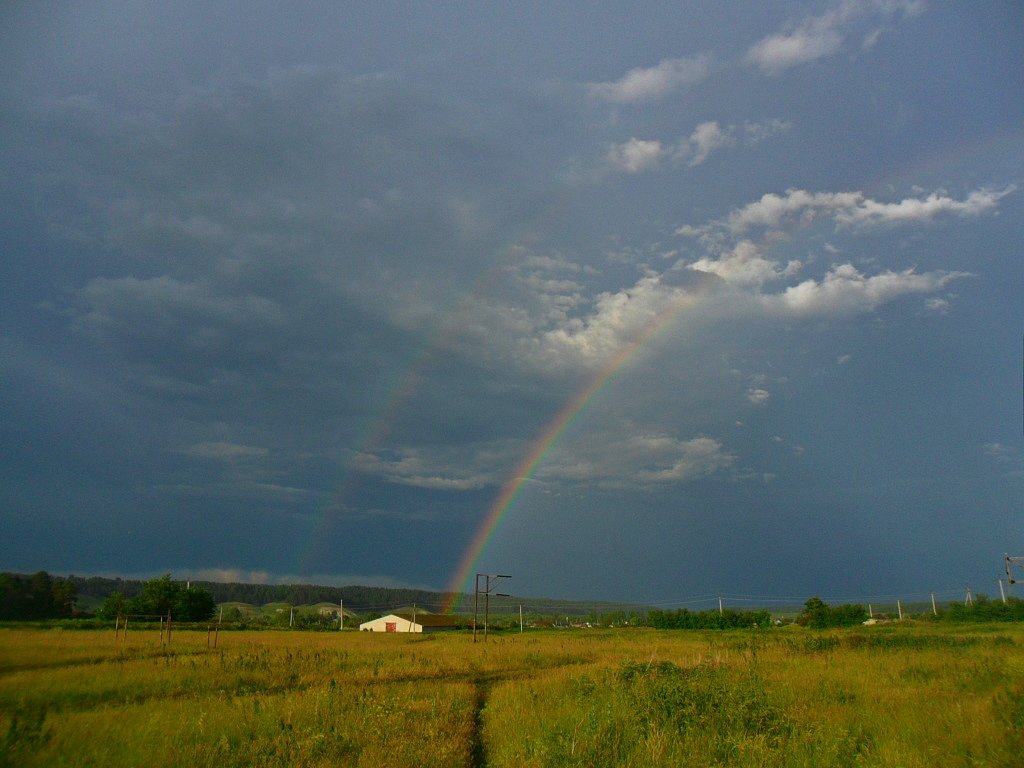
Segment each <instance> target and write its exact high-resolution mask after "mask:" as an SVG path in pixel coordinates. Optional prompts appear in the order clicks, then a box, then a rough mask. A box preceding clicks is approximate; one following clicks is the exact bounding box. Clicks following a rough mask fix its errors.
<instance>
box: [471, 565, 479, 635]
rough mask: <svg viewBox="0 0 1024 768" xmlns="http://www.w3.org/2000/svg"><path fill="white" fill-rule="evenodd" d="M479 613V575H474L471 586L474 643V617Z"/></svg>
mask: <svg viewBox="0 0 1024 768" xmlns="http://www.w3.org/2000/svg"><path fill="white" fill-rule="evenodd" d="M479 613H480V574H479V573H478V574H477V575H476V582H475V583H474V584H473V642H474V643H475V642H476V617H477V615H478V614H479Z"/></svg>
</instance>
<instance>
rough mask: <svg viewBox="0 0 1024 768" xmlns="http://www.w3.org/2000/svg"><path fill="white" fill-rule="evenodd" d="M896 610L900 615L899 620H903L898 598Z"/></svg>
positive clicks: (901, 607)
mask: <svg viewBox="0 0 1024 768" xmlns="http://www.w3.org/2000/svg"><path fill="white" fill-rule="evenodd" d="M896 612H897V613H899V615H900V621H903V606H902V605H901V604H900V601H899V600H897V601H896Z"/></svg>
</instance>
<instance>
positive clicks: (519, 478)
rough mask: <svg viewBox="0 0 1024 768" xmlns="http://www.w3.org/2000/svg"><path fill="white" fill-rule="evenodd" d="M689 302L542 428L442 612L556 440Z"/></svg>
mask: <svg viewBox="0 0 1024 768" xmlns="http://www.w3.org/2000/svg"><path fill="white" fill-rule="evenodd" d="M688 304H689V302H688V301H685V300H679V301H677V302H675V304H674V305H673V306H672V307H671V308H670V309H668V310H666V311H665V312H663V313H661V314H660V315H657V316H655V317H654V318H653V319H652V320H650V321H649V322H648V323H647V324H646V325H645V326H644V327H643V329H641V331H640V332H639V333H638V334H637V336H636V338H634V339H633V340H632V341H630V342H628V343H626V344H624V345H623V346H622V347H621V348H620V349H619V350H618V351H617V352H616V353H615V354H614V355H612V357H611V358H610V359H609V360H608V362H606V363H605V365H604V367H602V368H601V370H600V371H598V373H597V374H596V375H595V376H594V377H593V378H592V379H590V381H588V382H587V384H586V385H585V386H584V387H583V388H581V389H580V390H579V391H578V392H576V394H574V395H573V396H572V398H571V399H570V400H569V401H568V402H567V403H566V404H565V405H563V406H562V408H561V410H559V411H558V413H556V414H555V416H554V418H552V419H551V421H549V422H548V423H547V425H546V426H545V427H544V430H543V431H542V432H541V434H540V436H539V437H538V438H537V439H536V440H535V441H534V442H533V444H532V445H531V446H530V449H529V450H528V451H527V452H526V454H525V455H524V456H523V458H522V460H521V461H520V462H519V464H518V465H517V466H516V469H515V472H513V473H512V475H511V477H510V478H509V479H508V480H507V481H506V482H505V485H504V486H502V489H501V493H499V494H498V497H497V498H496V499H495V500H494V503H493V504H492V505H491V507H490V510H489V511H488V512H487V516H486V517H485V518H484V520H483V522H482V523H481V524H480V527H479V528H478V529H477V532H476V535H475V536H473V539H472V541H471V542H470V544H469V546H468V547H467V548H466V551H465V553H464V554H463V556H462V560H461V561H460V563H459V567H458V570H457V571H456V572H455V576H454V577H453V578H452V580H451V582H450V583H449V585H448V589H447V590H446V593H447V597H446V598H445V605H444V612H445V613H450V612H451V610H452V608H454V606H455V603H456V602H458V600H459V599H460V597H461V596H462V594H461V590H462V589H463V586H464V585H465V584H466V582H467V580H468V579H469V576H470V574H471V573H472V572H473V568H474V566H475V565H476V562H477V560H479V559H480V556H481V555H482V554H483V551H484V548H485V547H486V546H487V542H488V541H489V540H490V538H491V536H492V534H493V533H494V532H495V530H496V529H497V527H498V524H499V523H500V522H501V519H502V517H504V516H505V513H506V512H507V511H508V510H509V509H510V508H511V506H512V503H513V502H514V501H515V500H516V497H517V496H518V495H519V491H520V490H522V488H523V486H524V485H525V484H526V481H527V480H529V479H530V476H531V475H532V474H533V473H534V472H535V471H536V469H537V467H538V465H539V464H540V463H541V461H543V459H544V457H545V456H546V455H547V454H548V452H549V451H550V450H551V448H552V446H554V444H555V443H556V442H558V438H559V437H560V436H561V435H562V433H563V432H564V431H565V429H566V428H567V427H568V426H569V425H570V424H571V423H572V421H573V419H575V418H576V416H578V415H579V414H580V412H581V411H582V410H583V409H584V408H585V407H586V406H587V404H588V403H589V402H590V401H591V400H592V399H593V398H594V396H595V395H596V394H597V393H598V392H600V391H601V389H602V388H603V387H604V385H605V384H607V383H608V381H609V380H610V379H611V378H612V377H613V376H614V375H615V374H616V373H617V372H618V371H619V369H621V368H622V367H623V366H624V365H625V364H626V363H627V362H629V360H630V359H632V357H633V356H634V355H635V354H636V353H637V352H638V351H639V350H640V348H641V347H643V346H644V345H645V344H647V342H649V341H650V340H651V339H652V338H653V337H654V336H655V335H656V334H657V333H658V331H659V330H661V329H662V328H665V327H666V326H668V325H669V324H670V323H671V321H672V320H673V319H674V318H675V317H676V316H677V315H678V314H679V313H680V312H681V311H682V310H683V308H684V307H686V306H688Z"/></svg>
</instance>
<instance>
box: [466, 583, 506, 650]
mask: <svg viewBox="0 0 1024 768" xmlns="http://www.w3.org/2000/svg"><path fill="white" fill-rule="evenodd" d="M481 576H483V578H484V588H483V593H484V642H486V641H487V627H488V624H489V623H490V611H491V590H492V589H493V587H492V586H491V579H494V581H495V586H497V581H498V579H511V578H512V577H511V576H509V575H508V574H504V573H478V574H477V575H476V594H475V595H474V597H473V605H474V608H473V642H474V643H475V642H476V620H477V614H478V613H479V611H480V591H481V590H480V577H481ZM494 596H495V597H508V595H506V594H504V593H502V592H495V593H494Z"/></svg>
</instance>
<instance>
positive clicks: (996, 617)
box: [938, 595, 1024, 621]
mask: <svg viewBox="0 0 1024 768" xmlns="http://www.w3.org/2000/svg"><path fill="white" fill-rule="evenodd" d="M938 618H939V619H940V620H944V621H1024V600H1021V599H1019V598H1016V597H1008V598H1007V599H1006V602H1005V603H1004V602H1003V601H1001V600H990V599H989V598H988V596H987V595H978V596H977V597H976V598H974V600H973V602H970V603H968V604H967V605H963V604H961V603H952V604H951V605H949V606H948V607H947V608H944V609H943V610H942V611H940V612H939V616H938Z"/></svg>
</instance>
